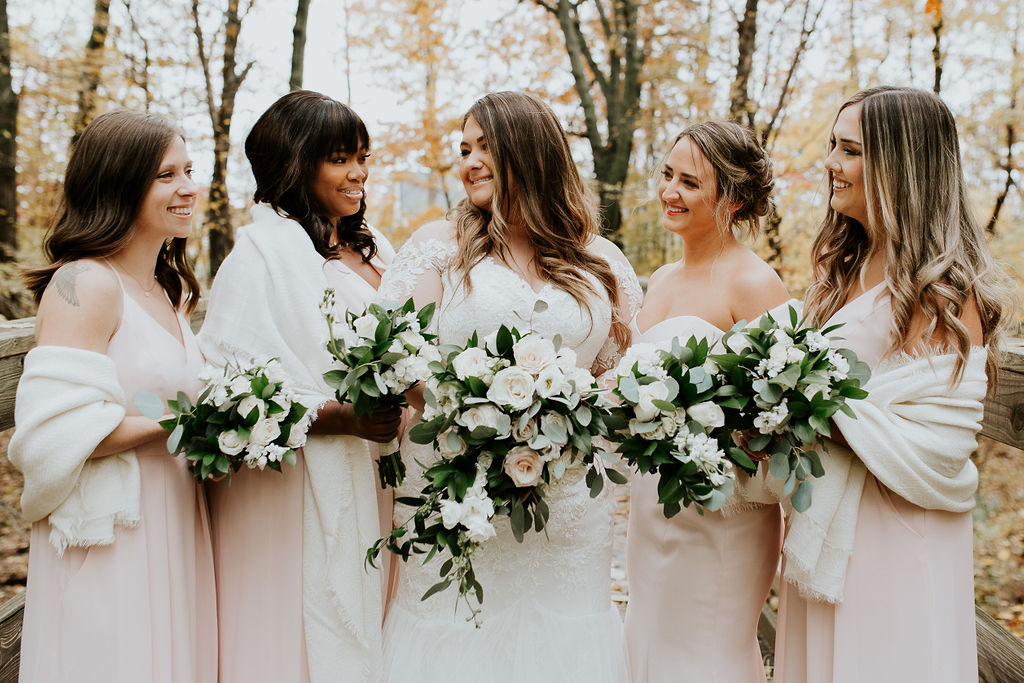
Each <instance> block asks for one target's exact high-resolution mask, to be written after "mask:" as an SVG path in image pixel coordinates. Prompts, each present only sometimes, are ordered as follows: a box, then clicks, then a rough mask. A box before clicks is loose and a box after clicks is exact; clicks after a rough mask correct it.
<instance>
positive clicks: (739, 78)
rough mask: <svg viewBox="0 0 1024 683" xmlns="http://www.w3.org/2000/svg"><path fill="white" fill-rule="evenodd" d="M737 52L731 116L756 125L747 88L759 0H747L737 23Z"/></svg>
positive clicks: (730, 102) (738, 120)
mask: <svg viewBox="0 0 1024 683" xmlns="http://www.w3.org/2000/svg"><path fill="white" fill-rule="evenodd" d="M736 37H737V45H736V49H737V53H738V57H737V59H736V77H735V78H733V81H732V87H731V88H730V89H729V118H731V119H732V120H733V121H736V122H738V123H746V124H747V125H748V126H750V127H751V128H753V127H754V111H753V110H752V108H751V106H750V104H751V103H750V95H749V92H748V90H747V88H748V85H749V83H750V70H751V67H752V65H753V60H754V48H755V45H756V43H757V0H747V6H746V8H745V9H744V10H743V16H742V17H740V20H739V21H738V22H737V23H736Z"/></svg>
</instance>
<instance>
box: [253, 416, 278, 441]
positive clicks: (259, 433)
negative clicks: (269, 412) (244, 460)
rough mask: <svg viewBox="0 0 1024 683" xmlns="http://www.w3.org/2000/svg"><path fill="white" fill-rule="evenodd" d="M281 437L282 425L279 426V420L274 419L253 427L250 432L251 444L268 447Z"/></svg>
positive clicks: (265, 420)
mask: <svg viewBox="0 0 1024 683" xmlns="http://www.w3.org/2000/svg"><path fill="white" fill-rule="evenodd" d="M279 436H281V425H279V424H277V420H275V419H273V418H266V419H263V420H260V421H259V422H257V423H256V424H254V425H253V426H252V429H251V430H250V431H249V443H254V444H259V445H260V446H266V445H268V444H270V443H271V442H273V441H274V439H276V438H277V437H279Z"/></svg>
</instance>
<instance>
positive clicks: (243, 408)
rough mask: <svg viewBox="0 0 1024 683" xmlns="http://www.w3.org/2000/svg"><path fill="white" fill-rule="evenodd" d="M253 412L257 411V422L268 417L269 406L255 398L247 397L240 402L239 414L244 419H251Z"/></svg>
mask: <svg viewBox="0 0 1024 683" xmlns="http://www.w3.org/2000/svg"><path fill="white" fill-rule="evenodd" d="M253 410H256V420H257V421H259V420H262V419H264V418H265V417H266V416H267V405H266V404H265V403H264V402H263V401H261V400H260V399H258V398H256V397H255V396H246V397H245V398H243V399H242V400H241V401H239V402H238V414H239V415H241V416H242V417H243V418H247V417H249V413H251V412H252V411H253Z"/></svg>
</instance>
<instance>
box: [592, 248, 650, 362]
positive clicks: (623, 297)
mask: <svg viewBox="0 0 1024 683" xmlns="http://www.w3.org/2000/svg"><path fill="white" fill-rule="evenodd" d="M617 257H618V258H609V257H607V256H606V257H605V258H606V259H607V260H608V265H610V266H611V267H612V274H613V275H615V280H616V281H617V282H618V289H617V292H616V297H617V299H618V304H619V314H620V315H621V316H622V320H623V321H624V322H625V323H627V324H628V323H629V321H631V320H632V319H633V316H635V315H636V313H637V311H639V310H640V305H641V304H642V303H643V301H644V290H643V288H641V287H640V280H638V279H637V277H636V273H635V272H633V266H631V265H630V263H629V261H627V260H626V257H625V256H623V255H622V254H621V252H620V253H619V254H617ZM621 357H622V349H620V348H619V345H618V344H617V343H616V342H615V338H614V337H612V336H611V335H609V337H608V340H607V341H606V342H605V343H604V346H602V347H601V350H600V351H599V352H598V354H597V358H596V359H595V360H594V367H593V374H594V376H595V377H598V378H601V375H602V374H604V373H606V372H607V371H609V370H611V369H612V368H614V367H615V365H616V364H617V363H618V362H619V358H621Z"/></svg>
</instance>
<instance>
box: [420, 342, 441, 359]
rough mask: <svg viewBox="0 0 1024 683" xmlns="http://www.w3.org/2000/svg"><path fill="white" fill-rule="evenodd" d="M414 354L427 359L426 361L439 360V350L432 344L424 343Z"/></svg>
mask: <svg viewBox="0 0 1024 683" xmlns="http://www.w3.org/2000/svg"><path fill="white" fill-rule="evenodd" d="M416 355H418V356H419V357H420V358H422V359H423V360H425V361H427V363H433V362H434V361H438V362H440V360H441V351H440V350H439V349H438V348H437V347H436V346H434V345H433V344H424V345H423V346H421V347H420V349H419V351H418V352H417V354H416Z"/></svg>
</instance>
